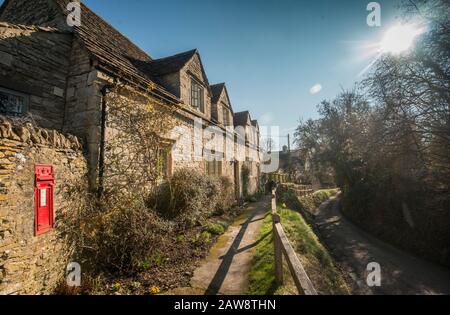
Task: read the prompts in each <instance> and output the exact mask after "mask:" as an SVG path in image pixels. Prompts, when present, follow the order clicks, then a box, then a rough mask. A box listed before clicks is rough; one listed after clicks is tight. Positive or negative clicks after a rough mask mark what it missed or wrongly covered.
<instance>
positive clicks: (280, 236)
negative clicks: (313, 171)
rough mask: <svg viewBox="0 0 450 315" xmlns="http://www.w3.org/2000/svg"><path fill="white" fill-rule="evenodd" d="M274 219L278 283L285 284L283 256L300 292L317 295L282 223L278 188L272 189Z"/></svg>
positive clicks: (276, 276)
mask: <svg viewBox="0 0 450 315" xmlns="http://www.w3.org/2000/svg"><path fill="white" fill-rule="evenodd" d="M272 221H273V240H274V248H275V278H276V281H277V285H283V282H284V279H283V256H284V257H285V259H286V262H287V265H288V267H289V271H290V273H291V276H292V278H293V279H294V283H295V286H296V287H297V290H298V293H299V294H301V295H317V292H316V290H315V289H314V286H313V284H312V282H311V280H310V279H309V277H308V275H307V274H306V272H305V269H304V268H303V266H302V264H301V262H300V260H299V259H298V257H297V254H296V253H295V250H294V248H293V247H292V245H291V243H290V242H289V239H288V238H287V236H286V233H285V232H284V230H283V226H282V225H281V219H280V215H279V214H278V213H277V200H276V189H274V190H273V191H272Z"/></svg>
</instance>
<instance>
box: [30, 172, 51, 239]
mask: <svg viewBox="0 0 450 315" xmlns="http://www.w3.org/2000/svg"><path fill="white" fill-rule="evenodd" d="M35 174H36V187H35V193H34V196H35V220H34V222H35V235H41V234H43V233H46V232H48V231H50V230H51V229H52V228H53V187H54V185H55V178H54V174H53V166H51V165H35Z"/></svg>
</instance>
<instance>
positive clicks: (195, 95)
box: [191, 78, 205, 113]
mask: <svg viewBox="0 0 450 315" xmlns="http://www.w3.org/2000/svg"><path fill="white" fill-rule="evenodd" d="M203 95H204V89H203V87H202V86H201V84H200V83H198V82H197V81H196V80H195V79H193V78H191V106H192V107H195V108H196V109H198V110H199V111H201V112H202V113H204V112H205V105H204V96H203Z"/></svg>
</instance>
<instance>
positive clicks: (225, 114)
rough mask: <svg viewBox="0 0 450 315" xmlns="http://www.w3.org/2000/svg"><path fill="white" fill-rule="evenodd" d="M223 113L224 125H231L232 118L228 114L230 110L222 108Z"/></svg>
mask: <svg viewBox="0 0 450 315" xmlns="http://www.w3.org/2000/svg"><path fill="white" fill-rule="evenodd" d="M222 113H223V124H224V125H225V126H229V125H230V116H229V114H228V109H227V108H226V107H225V106H224V107H222Z"/></svg>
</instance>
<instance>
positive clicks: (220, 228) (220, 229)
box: [205, 222, 227, 235]
mask: <svg viewBox="0 0 450 315" xmlns="http://www.w3.org/2000/svg"><path fill="white" fill-rule="evenodd" d="M226 229H227V225H226V224H225V223H223V222H218V223H208V224H207V225H206V227H205V231H207V232H209V233H211V234H212V235H222V234H223V233H225V231H226Z"/></svg>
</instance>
